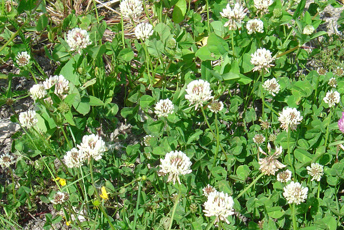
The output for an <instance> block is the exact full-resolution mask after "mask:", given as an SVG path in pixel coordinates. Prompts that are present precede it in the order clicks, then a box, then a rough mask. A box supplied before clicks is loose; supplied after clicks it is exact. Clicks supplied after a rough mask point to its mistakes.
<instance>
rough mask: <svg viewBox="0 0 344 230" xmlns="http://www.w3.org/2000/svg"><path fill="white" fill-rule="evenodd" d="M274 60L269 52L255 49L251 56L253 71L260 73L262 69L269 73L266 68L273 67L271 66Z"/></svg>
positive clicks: (263, 49)
mask: <svg viewBox="0 0 344 230" xmlns="http://www.w3.org/2000/svg"><path fill="white" fill-rule="evenodd" d="M274 60H275V59H274V58H273V57H272V56H271V52H270V51H269V50H267V49H265V48H260V49H257V51H256V52H255V53H254V54H251V64H252V65H255V67H254V68H253V71H261V70H262V69H265V70H266V71H269V70H268V68H269V67H271V66H274V65H273V64H271V63H272V62H273V61H274Z"/></svg>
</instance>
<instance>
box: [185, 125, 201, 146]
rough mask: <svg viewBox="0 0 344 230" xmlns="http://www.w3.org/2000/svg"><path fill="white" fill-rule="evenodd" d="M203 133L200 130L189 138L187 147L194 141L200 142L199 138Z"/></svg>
mask: <svg viewBox="0 0 344 230" xmlns="http://www.w3.org/2000/svg"><path fill="white" fill-rule="evenodd" d="M202 133H203V131H202V130H200V129H198V130H197V131H196V132H194V133H193V134H192V135H191V136H189V138H188V141H187V143H186V144H187V145H188V144H191V143H192V142H193V141H194V140H196V139H197V140H198V139H199V136H200V135H201V134H202Z"/></svg>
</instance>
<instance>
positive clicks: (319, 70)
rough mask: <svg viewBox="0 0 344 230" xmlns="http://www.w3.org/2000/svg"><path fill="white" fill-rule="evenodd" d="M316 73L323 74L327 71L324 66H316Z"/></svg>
mask: <svg viewBox="0 0 344 230" xmlns="http://www.w3.org/2000/svg"><path fill="white" fill-rule="evenodd" d="M317 73H318V74H319V75H325V74H326V73H327V70H326V69H325V68H324V67H321V68H318V69H317Z"/></svg>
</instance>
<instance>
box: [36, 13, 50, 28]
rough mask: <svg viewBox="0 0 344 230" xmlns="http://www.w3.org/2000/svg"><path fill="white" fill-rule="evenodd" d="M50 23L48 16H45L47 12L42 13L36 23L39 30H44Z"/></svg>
mask: <svg viewBox="0 0 344 230" xmlns="http://www.w3.org/2000/svg"><path fill="white" fill-rule="evenodd" d="M47 25H48V17H47V16H45V14H42V16H41V17H39V19H38V21H37V25H36V29H37V31H43V30H44V29H45V27H47Z"/></svg>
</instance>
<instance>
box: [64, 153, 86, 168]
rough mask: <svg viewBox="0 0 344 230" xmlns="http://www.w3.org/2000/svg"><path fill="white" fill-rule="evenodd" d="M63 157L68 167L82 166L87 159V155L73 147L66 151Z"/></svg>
mask: <svg viewBox="0 0 344 230" xmlns="http://www.w3.org/2000/svg"><path fill="white" fill-rule="evenodd" d="M63 159H64V162H65V164H66V165H67V167H68V168H78V167H80V166H82V164H83V163H84V161H85V160H86V156H85V154H84V153H83V152H82V151H80V150H78V149H77V148H72V149H71V150H70V151H68V152H67V153H66V155H65V156H64V157H63Z"/></svg>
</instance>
